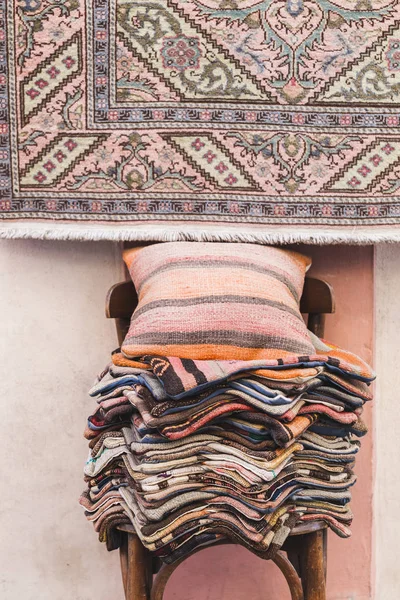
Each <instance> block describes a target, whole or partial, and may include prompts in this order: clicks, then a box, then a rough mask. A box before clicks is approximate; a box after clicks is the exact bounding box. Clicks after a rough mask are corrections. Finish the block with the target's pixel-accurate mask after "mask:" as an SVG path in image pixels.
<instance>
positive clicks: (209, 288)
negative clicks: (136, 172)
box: [122, 242, 315, 360]
mask: <svg viewBox="0 0 400 600" xmlns="http://www.w3.org/2000/svg"><path fill="white" fill-rule="evenodd" d="M123 256H124V260H125V263H126V265H127V267H128V269H129V272H130V274H131V277H132V280H133V283H134V285H135V288H136V290H137V292H138V297H139V304H138V307H137V309H136V310H135V312H134V314H133V316H132V321H131V326H130V329H129V332H128V334H127V336H126V339H125V340H124V343H123V345H122V352H123V354H124V355H125V356H126V357H127V358H133V357H140V356H143V355H145V354H150V355H163V356H177V357H179V358H191V359H197V360H210V359H224V360H227V359H228V360H230V359H240V360H255V359H275V358H281V357H285V356H287V355H293V354H297V355H308V354H313V353H314V352H315V350H314V347H313V344H312V343H311V340H310V338H309V335H308V332H307V328H306V326H305V324H304V321H303V319H302V317H301V314H300V311H299V301H300V297H301V294H302V290H303V284H304V277H305V273H306V271H307V269H308V267H309V266H310V259H308V258H307V257H305V256H302V255H301V254H298V253H296V252H291V251H288V250H281V249H278V248H273V247H269V246H259V245H253V244H227V243H208V242H204V243H201V242H171V243H164V244H155V245H152V246H146V247H141V248H133V249H129V250H125V252H124V255H123Z"/></svg>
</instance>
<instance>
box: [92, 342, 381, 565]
mask: <svg viewBox="0 0 400 600" xmlns="http://www.w3.org/2000/svg"><path fill="white" fill-rule="evenodd" d="M312 339H314V337H312ZM315 346H316V352H315V354H313V355H312V356H307V357H306V356H303V357H297V358H296V360H295V359H294V358H293V357H290V358H289V359H287V357H286V358H285V359H282V361H276V362H275V363H274V364H271V363H272V361H267V360H265V359H263V360H261V361H260V360H257V361H238V360H229V361H223V360H222V361H220V360H213V361H200V360H193V361H190V360H188V359H178V358H176V357H160V356H158V357H155V356H153V357H152V356H143V357H139V358H140V360H139V361H137V364H136V365H135V366H131V365H130V364H124V365H121V364H116V363H115V362H114V357H115V356H117V357H118V356H120V354H119V353H118V352H117V353H115V354H114V355H113V362H111V363H110V364H109V365H108V367H107V368H106V369H105V370H104V371H103V372H102V373H101V375H100V376H99V378H98V379H97V380H96V382H95V384H94V386H93V388H92V389H91V391H90V395H91V396H92V397H93V398H94V399H95V400H96V402H97V406H98V408H97V410H96V411H95V412H94V413H93V414H92V415H91V416H90V417H89V419H88V424H87V428H86V432H85V435H86V437H87V438H88V439H89V440H90V444H89V445H90V452H89V457H88V460H87V463H86V466H85V469H84V473H85V480H86V482H87V485H88V487H87V490H85V492H84V493H83V494H82V497H81V500H80V502H81V504H82V506H83V507H84V509H85V513H86V516H87V518H88V519H89V520H90V521H92V522H93V525H94V527H95V530H96V531H97V532H98V534H99V538H100V539H101V540H102V541H105V542H106V544H107V547H108V548H109V549H113V548H115V547H118V545H119V543H120V536H119V534H118V527H119V526H120V525H121V524H126V523H130V524H131V525H133V527H134V528H135V530H136V532H137V534H138V536H139V537H140V539H141V541H142V543H143V544H144V545H145V546H146V548H148V549H149V550H151V551H152V552H154V553H155V554H156V555H157V556H159V557H160V558H162V560H164V561H165V562H173V561H175V560H178V559H179V558H180V557H182V556H185V555H186V554H188V553H190V552H191V551H193V550H194V549H195V548H199V547H202V546H206V545H209V544H212V543H214V542H215V541H216V540H221V539H225V538H228V539H230V540H231V541H234V542H236V543H240V544H242V545H244V546H245V547H246V548H248V549H249V550H251V551H252V552H253V553H255V554H257V555H258V556H261V557H263V558H269V557H271V556H273V554H274V552H276V551H277V550H278V549H279V548H280V547H281V546H282V544H283V543H284V541H285V539H286V538H287V536H288V535H289V534H290V532H291V531H292V529H293V528H294V527H295V526H296V524H298V523H300V522H305V523H306V522H309V521H315V520H318V521H324V522H325V523H326V525H327V526H328V527H330V528H331V529H332V530H333V531H335V532H336V533H337V534H338V535H340V536H343V537H347V536H348V535H350V533H351V532H350V529H349V526H350V524H351V521H352V518H353V515H352V512H351V509H350V506H349V501H350V498H351V494H350V489H351V487H352V486H353V485H354V483H355V481H356V478H355V475H354V473H353V468H354V460H355V456H356V454H357V453H358V451H359V448H360V442H359V441H358V439H357V438H358V437H361V436H362V435H364V434H365V433H366V427H365V424H364V423H363V421H362V418H361V414H362V407H363V405H364V404H365V402H367V401H370V400H371V392H370V390H369V382H370V381H371V380H372V378H373V377H374V375H373V372H372V371H371V370H370V368H369V367H368V366H367V365H366V364H365V363H364V362H363V361H361V360H360V359H358V358H357V357H355V356H354V355H353V354H351V353H349V352H345V351H343V350H341V349H340V348H337V347H336V346H333V345H332V344H329V343H327V342H319V341H318V342H315ZM323 352H325V353H323ZM118 361H119V359H118ZM296 361H297V362H296ZM138 365H141V366H138Z"/></svg>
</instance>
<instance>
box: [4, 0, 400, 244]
mask: <svg viewBox="0 0 400 600" xmlns="http://www.w3.org/2000/svg"><path fill="white" fill-rule="evenodd" d="M399 27H400V1H399V0H365V1H363V0H340V1H338V0H335V1H333V0H107V1H106V0H87V2H86V3H85V2H84V0H0V217H1V219H0V235H3V236H9V237H13V236H14V237H18V236H32V237H50V238H51V237H54V238H82V239H101V238H105V239H130V240H140V239H228V240H229V239H231V240H247V241H264V242H269V241H271V242H274V241H296V240H303V241H310V242H313V241H315V242H330V241H331V242H332V241H336V242H339V241H349V242H375V241H380V240H400V127H399V124H400V31H399Z"/></svg>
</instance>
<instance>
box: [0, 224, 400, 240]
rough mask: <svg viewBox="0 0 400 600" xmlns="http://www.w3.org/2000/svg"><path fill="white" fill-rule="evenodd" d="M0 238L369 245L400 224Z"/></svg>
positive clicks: (2, 230) (142, 228)
mask: <svg viewBox="0 0 400 600" xmlns="http://www.w3.org/2000/svg"><path fill="white" fill-rule="evenodd" d="M0 238H6V239H37V240H71V241H102V240H104V241H119V242H121V241H126V242H149V241H154V242H175V241H202V242H245V243H253V244H254V243H258V244H294V243H307V244H315V245H322V244H352V245H368V244H378V243H398V242H400V227H399V226H394V227H388V226H384V227H382V228H379V227H377V226H374V227H373V228H372V227H371V228H364V227H354V228H352V229H349V230H348V229H344V228H341V229H339V228H333V227H332V228H327V229H319V230H317V231H316V230H315V229H314V228H300V227H297V228H296V229H292V228H290V229H289V228H288V229H285V228H284V227H270V228H269V227H267V226H262V227H261V226H259V225H254V226H243V225H242V226H240V225H239V226H238V225H236V226H231V227H228V228H226V227H218V226H205V227H200V226H191V225H189V224H187V223H186V224H182V225H181V226H179V227H177V226H176V225H170V226H167V227H163V226H155V225H153V224H151V223H148V222H147V223H140V224H138V225H135V226H134V227H132V226H130V227H124V226H123V225H122V224H120V225H117V226H110V225H105V226H102V227H99V226H97V225H91V226H87V225H85V226H82V225H81V224H77V223H74V224H66V223H63V224H61V223H52V224H51V226H49V224H48V223H43V222H39V223H30V224H24V223H22V224H18V225H16V224H15V223H13V224H11V223H0Z"/></svg>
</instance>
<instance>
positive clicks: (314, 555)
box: [300, 531, 326, 600]
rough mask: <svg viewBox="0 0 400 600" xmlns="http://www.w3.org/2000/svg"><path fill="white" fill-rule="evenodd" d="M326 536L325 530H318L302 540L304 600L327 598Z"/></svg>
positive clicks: (301, 557) (301, 556)
mask: <svg viewBox="0 0 400 600" xmlns="http://www.w3.org/2000/svg"><path fill="white" fill-rule="evenodd" d="M324 537H325V536H324V532H323V531H316V532H314V533H308V534H307V535H305V536H304V537H303V540H302V541H303V544H302V552H301V555H300V562H301V579H302V583H303V589H304V600H326V586H325V568H326V567H325V563H326V561H325V553H326V542H325V540H324Z"/></svg>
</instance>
